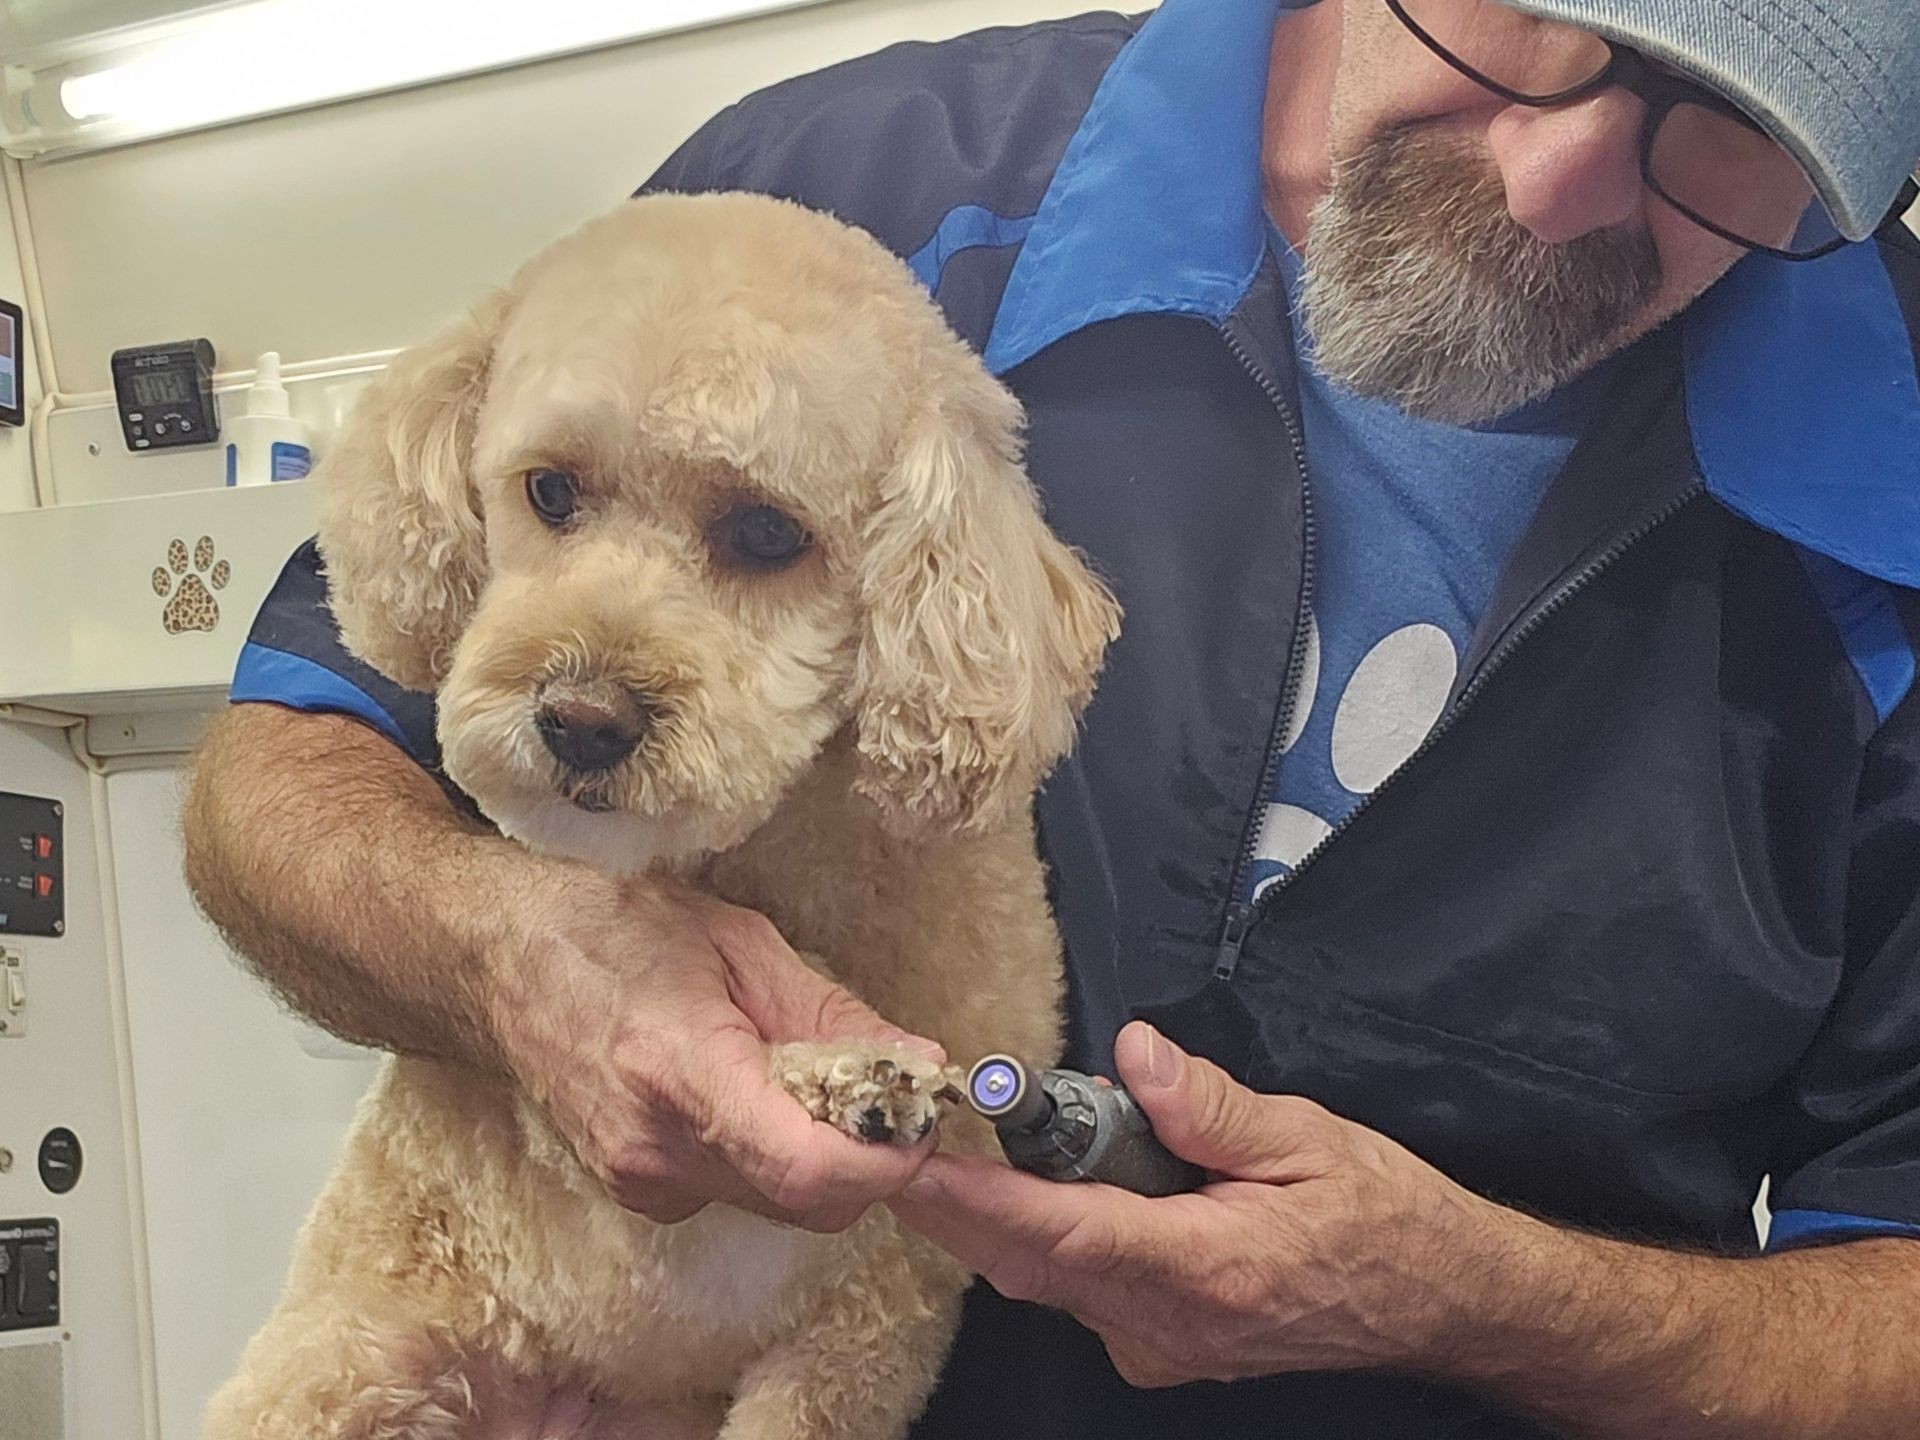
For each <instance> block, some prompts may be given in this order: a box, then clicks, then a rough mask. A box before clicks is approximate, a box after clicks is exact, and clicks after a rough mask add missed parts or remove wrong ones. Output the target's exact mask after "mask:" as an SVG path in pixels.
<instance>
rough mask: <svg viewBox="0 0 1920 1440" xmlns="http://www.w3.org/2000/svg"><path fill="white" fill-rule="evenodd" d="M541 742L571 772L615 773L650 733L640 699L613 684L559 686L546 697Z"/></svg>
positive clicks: (542, 705)
mask: <svg viewBox="0 0 1920 1440" xmlns="http://www.w3.org/2000/svg"><path fill="white" fill-rule="evenodd" d="M536 723H537V724H538V725H539V727H540V738H541V739H542V740H544V741H545V742H546V746H547V749H549V750H551V751H552V752H553V755H554V758H555V759H557V760H558V761H559V762H560V763H561V764H562V765H565V766H566V767H567V768H568V769H569V770H577V771H580V772H582V773H585V774H592V773H593V772H595V771H599V770H611V769H612V768H613V767H614V766H616V765H618V764H619V763H620V762H621V761H622V760H624V759H626V758H627V757H628V756H629V755H631V754H632V753H633V751H634V747H635V746H637V745H638V744H639V743H640V737H641V736H642V735H644V734H645V733H646V730H647V710H646V706H645V705H644V704H643V703H642V702H641V700H640V697H639V696H637V695H635V694H634V693H633V692H632V691H631V690H629V689H627V688H626V687H625V686H624V685H615V684H613V683H612V682H610V681H584V682H583V681H571V680H556V681H554V682H553V683H552V684H550V685H548V686H547V687H546V689H544V690H542V691H541V692H540V714H539V717H538V720H537V722H536Z"/></svg>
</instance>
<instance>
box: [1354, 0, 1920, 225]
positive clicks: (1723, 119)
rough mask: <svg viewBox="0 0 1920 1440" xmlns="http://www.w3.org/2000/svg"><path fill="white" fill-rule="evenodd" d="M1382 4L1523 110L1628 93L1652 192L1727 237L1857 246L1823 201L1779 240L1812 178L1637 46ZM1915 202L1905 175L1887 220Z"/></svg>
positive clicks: (1491, 7)
mask: <svg viewBox="0 0 1920 1440" xmlns="http://www.w3.org/2000/svg"><path fill="white" fill-rule="evenodd" d="M1386 3H1387V8H1388V9H1389V10H1391V11H1392V12H1393V13H1394V15H1395V16H1397V17H1398V18H1399V20H1400V23H1401V24H1403V25H1405V26H1406V27H1407V29H1408V30H1410V31H1412V32H1413V35H1414V37H1415V38H1416V39H1417V40H1419V41H1420V42H1421V43H1422V44H1423V45H1425V46H1426V47H1427V48H1428V49H1429V50H1431V51H1432V52H1433V53H1434V54H1435V55H1438V56H1439V57H1440V58H1441V59H1442V60H1444V61H1446V62H1447V64H1449V65H1451V66H1452V67H1453V68H1454V69H1455V70H1458V71H1459V72H1460V73H1461V74H1462V75H1465V76H1466V77H1467V78H1468V79H1469V80H1473V81H1475V82H1477V83H1478V84H1480V85H1482V86H1484V87H1486V88H1487V89H1488V90H1491V91H1492V92H1493V93H1494V94H1496V95H1498V96H1500V97H1501V98H1503V99H1505V100H1508V101H1510V102H1512V103H1513V104H1515V105H1531V106H1536V107H1539V108H1546V107H1549V106H1555V105H1566V104H1570V103H1572V102H1573V101H1575V100H1580V99H1583V98H1585V97H1586V96H1588V95H1592V94H1595V93H1597V92H1599V91H1601V90H1605V89H1607V88H1609V87H1611V86H1615V85H1618V86H1620V87H1621V88H1622V89H1625V90H1628V91H1631V92H1632V93H1633V94H1634V95H1636V96H1638V97H1639V98H1640V100H1641V101H1642V103H1643V104H1644V105H1645V106H1646V112H1647V118H1646V124H1645V127H1644V129H1643V130H1642V131H1641V141H1640V174H1641V177H1642V178H1643V179H1644V180H1645V181H1646V184H1647V188H1648V189H1650V190H1652V191H1653V193H1654V194H1656V195H1658V196H1659V197H1660V198H1661V199H1662V200H1664V201H1666V203H1667V204H1669V205H1671V206H1672V207H1673V208H1674V209H1676V210H1678V211H1679V212H1680V213H1681V214H1682V215H1685V216H1686V217H1687V218H1688V219H1689V220H1691V221H1693V223H1694V224H1696V225H1698V226H1700V227H1702V228H1703V229H1706V230H1710V231H1712V232H1713V233H1714V234H1715V235H1718V236H1719V237H1720V238H1721V239H1723V240H1730V241H1732V242H1733V243H1734V244H1736V245H1741V246H1744V247H1745V248H1747V249H1749V250H1759V251H1761V252H1763V253H1765V254H1768V255H1773V256H1777V257H1778V258H1779V259H1782V260H1817V259H1819V258H1820V257H1821V256H1822V255H1830V254H1832V253H1833V252H1834V251H1835V250H1838V249H1840V247H1841V246H1843V245H1846V244H1848V243H1849V242H1848V240H1847V238H1846V236H1845V235H1843V234H1841V232H1840V227H1839V225H1838V224H1836V223H1835V221H1834V219H1833V216H1832V215H1831V214H1830V213H1829V212H1828V210H1827V207H1826V205H1825V203H1824V202H1823V201H1821V200H1820V199H1818V198H1817V197H1816V198H1815V199H1814V200H1813V201H1812V203H1811V204H1809V205H1808V207H1807V210H1806V213H1805V214H1804V215H1802V216H1801V218H1800V222H1799V225H1798V226H1797V228H1796V229H1795V230H1794V232H1793V234H1792V235H1790V236H1782V235H1781V234H1779V231H1778V216H1777V214H1774V213H1770V212H1772V211H1773V210H1774V208H1775V201H1774V199H1773V197H1774V196H1776V195H1778V194H1780V193H1781V191H1782V188H1783V186H1792V185H1802V186H1804V185H1805V184H1806V183H1807V181H1806V172H1805V171H1804V170H1803V169H1802V168H1801V166H1800V163H1799V162H1798V161H1797V160H1795V159H1794V158H1793V156H1792V155H1790V154H1789V153H1788V152H1787V151H1786V150H1785V149H1784V148H1783V147H1782V146H1781V145H1780V144H1779V142H1777V141H1776V140H1774V139H1773V137H1772V136H1770V135H1768V134H1767V133H1766V132H1765V131H1764V130H1762V129H1761V128H1760V127H1759V126H1758V125H1756V124H1754V122H1753V121H1752V120H1750V119H1748V118H1747V116H1746V114H1745V112H1744V111H1742V110H1741V109H1740V108H1739V107H1738V106H1737V105H1735V104H1733V103H1732V102H1731V101H1729V100H1725V99H1722V98H1721V97H1720V96H1718V95H1716V94H1714V92H1713V91H1711V90H1709V89H1707V88H1706V87H1705V86H1702V85H1698V84H1696V83H1694V82H1693V81H1691V80H1688V79H1686V78H1685V77H1683V76H1681V75H1679V74H1677V73H1676V72H1674V71H1672V70H1669V69H1667V68H1665V67H1664V66H1661V65H1659V64H1657V63H1656V62H1654V61H1652V60H1649V59H1648V58H1647V57H1646V56H1644V55H1642V54H1640V53H1639V52H1638V51H1637V50H1630V49H1628V48H1627V47H1626V46H1624V45H1616V44H1614V42H1613V41H1611V40H1607V39H1604V38H1603V37H1601V36H1599V35H1595V34H1593V33H1592V32H1591V31H1587V30H1582V29H1579V28H1578V27H1577V26H1573V25H1567V24H1563V23H1561V22H1559V21H1553V20H1540V19H1536V18H1534V17H1532V16H1527V15H1523V14H1521V13H1519V12H1518V11H1515V10H1512V9H1510V8H1508V7H1507V6H1506V5H1503V4H1499V3H1497V0H1386ZM1917 199H1920V185H1917V184H1916V183H1915V182H1914V181H1912V180H1909V181H1908V182H1907V184H1906V185H1905V186H1904V187H1903V188H1902V190H1901V192H1900V198H1899V199H1898V200H1897V201H1896V202H1895V203H1894V208H1893V210H1892V211H1891V212H1890V215H1889V218H1893V217H1895V216H1899V215H1902V214H1905V213H1906V211H1907V210H1908V209H1909V208H1911V207H1912V205H1913V204H1914V202H1915V201H1916V200H1917Z"/></svg>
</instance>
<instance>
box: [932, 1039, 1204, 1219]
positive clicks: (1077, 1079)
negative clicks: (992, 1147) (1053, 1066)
mask: <svg viewBox="0 0 1920 1440" xmlns="http://www.w3.org/2000/svg"><path fill="white" fill-rule="evenodd" d="M967 1099H968V1101H969V1102H970V1103H971V1104H972V1105H973V1108H974V1109H976V1110H978V1111H979V1112H980V1113H981V1114H983V1115H985V1116H986V1117H987V1118H988V1119H990V1120H992V1121H993V1123H994V1128H995V1129H996V1130H998V1131H999V1134H1000V1148H1001V1149H1003V1150H1005V1151H1006V1154H1007V1159H1008V1160H1010V1161H1011V1162H1013V1164H1014V1165H1015V1166H1016V1167H1018V1168H1019V1169H1021V1170H1026V1171H1028V1172H1030V1173H1032V1174H1035V1175H1039V1176H1041V1177H1043V1178H1045V1179H1048V1180H1097V1181H1099V1182H1100V1183H1102V1184H1104V1185H1117V1186H1119V1187H1120V1188H1121V1189H1123V1190H1131V1191H1132V1192H1133V1193H1134V1194H1136V1195H1155V1196H1157V1195H1178V1194H1182V1193H1184V1192H1186V1191H1189V1190H1197V1189H1199V1188H1200V1187H1201V1186H1202V1185H1204V1184H1206V1182H1207V1174H1206V1171H1205V1170H1203V1169H1201V1168H1200V1167H1199V1166H1198V1165H1194V1164H1191V1163H1189V1162H1188V1161H1185V1160H1182V1159H1181V1158H1180V1157H1179V1156H1177V1155H1175V1154H1174V1153H1173V1152H1172V1151H1170V1150H1168V1149H1167V1148H1166V1146H1164V1145H1162V1144H1161V1143H1160V1141H1159V1140H1158V1138H1156V1137H1155V1135H1154V1133H1153V1126H1152V1125H1151V1124H1149V1123H1148V1121H1147V1117H1146V1114H1145V1112H1143V1111H1142V1110H1141V1109H1140V1106H1139V1105H1138V1104H1137V1103H1136V1102H1135V1101H1134V1098H1133V1097H1132V1096H1131V1095H1129V1094H1127V1092H1126V1091H1125V1090H1123V1089H1121V1088H1120V1087H1119V1086H1117V1085H1109V1084H1106V1083H1104V1082H1101V1081H1097V1080H1095V1079H1094V1078H1093V1077H1092V1076H1089V1075H1082V1074H1081V1073H1080V1072H1079V1071H1077V1070H1041V1071H1038V1072H1032V1071H1029V1070H1028V1069H1027V1068H1026V1067H1025V1066H1024V1065H1022V1064H1021V1063H1020V1062H1019V1061H1018V1060H1015V1059H1013V1058H1012V1057H1011V1056H1008V1055H989V1056H987V1057H986V1059H984V1060H982V1061H980V1062H979V1064H977V1065H975V1066H974V1067H973V1070H972V1072H971V1073H970V1074H969V1075H968V1076H967Z"/></svg>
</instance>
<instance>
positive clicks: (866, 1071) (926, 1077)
mask: <svg viewBox="0 0 1920 1440" xmlns="http://www.w3.org/2000/svg"><path fill="white" fill-rule="evenodd" d="M771 1068H772V1072H773V1078H774V1081H775V1082H776V1083H777V1084H778V1085H779V1086H780V1087H781V1088H782V1089H784V1090H785V1091H786V1092H787V1093H788V1094H789V1095H791V1096H793V1098H794V1099H796V1100H798V1101H799V1102H800V1103H801V1104H802V1105H804V1106H806V1107H807V1113H808V1114H809V1115H811V1116H813V1118H814V1119H816V1120H824V1121H826V1122H827V1124H829V1125H832V1126H834V1127H835V1128H836V1129H839V1130H844V1131H845V1132H846V1133H847V1134H849V1135H851V1136H853V1137H854V1139H856V1140H871V1141H875V1142H877V1143H881V1144H885V1143H887V1142H889V1141H891V1142H892V1143H893V1144H896V1145H913V1144H917V1143H918V1142H919V1141H920V1140H921V1139H922V1138H924V1137H925V1136H926V1134H927V1132H928V1131H930V1130H932V1129H933V1127H934V1123H935V1122H936V1121H937V1120H939V1118H940V1106H941V1104H942V1103H943V1102H944V1103H946V1104H949V1105H954V1104H958V1103H960V1101H961V1100H963V1099H964V1098H965V1096H964V1095H963V1094H962V1093H961V1089H960V1086H961V1085H962V1084H963V1083H965V1075H964V1073H963V1072H962V1071H961V1070H959V1069H958V1068H957V1067H955V1066H952V1065H946V1066H940V1065H936V1064H934V1063H933V1062H932V1061H931V1060H928V1059H925V1058H924V1057H922V1056H920V1055H917V1054H915V1053H914V1052H913V1051H911V1050H908V1049H905V1048H903V1047H901V1046H898V1045H879V1044H870V1043H866V1042H862V1041H836V1042H829V1043H825V1044H818V1043H813V1042H802V1043H796V1044H791V1045H778V1046H775V1047H774V1050H773V1054H772V1067H771Z"/></svg>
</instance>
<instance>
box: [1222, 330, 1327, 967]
mask: <svg viewBox="0 0 1920 1440" xmlns="http://www.w3.org/2000/svg"><path fill="white" fill-rule="evenodd" d="M1220 333H1221V335H1222V337H1223V338H1224V339H1225V340H1226V342H1227V349H1229V350H1230V351H1232V352H1233V358H1234V359H1236V360H1238V361H1239V362H1240V368H1241V369H1243V370H1245V371H1246V372H1247V374H1248V376H1249V377H1251V378H1252V380H1253V382H1254V384H1256V385H1258V386H1259V387H1260V388H1261V390H1262V391H1264V392H1265V394H1266V397H1267V399H1268V400H1269V401H1271V402H1272V404H1273V408H1274V411H1275V412H1276V413H1277V414H1278V415H1279V416H1280V421H1281V423H1282V424H1283V425H1285V426H1286V427H1287V439H1288V440H1289V441H1290V442H1291V443H1292V445H1293V461H1294V466H1295V468H1296V469H1297V470H1298V471H1299V475H1300V529H1301V547H1300V594H1299V599H1298V602H1297V605H1296V608H1295V610H1294V617H1293V645H1292V648H1291V649H1290V650H1289V651H1288V652H1287V674H1286V679H1285V681H1284V682H1283V683H1282V685H1281V687H1280V704H1279V706H1278V708H1277V709H1276V710H1275V712H1274V717H1273V730H1272V732H1271V733H1270V734H1269V735H1268V736H1267V753H1266V758H1265V759H1264V760H1263V761H1262V762H1261V766H1260V789H1259V790H1258V791H1257V792H1256V794H1255V796H1254V803H1253V805H1252V807H1251V809H1250V810H1249V812H1248V815H1247V825H1246V829H1245V831H1244V832H1243V834H1242V835H1241V839H1240V858H1239V860H1238V861H1237V862H1236V863H1235V865H1234V867H1233V875H1232V878H1231V880H1230V881H1229V884H1228V889H1227V895H1228V902H1227V920H1226V925H1225V926H1224V927H1223V928H1222V930H1221V932H1220V944H1219V947H1218V949H1216V950H1215V952H1214V960H1213V976H1214V979H1216V980H1231V979H1232V978H1233V972H1234V969H1235V967H1237V966H1238V965H1239V963H1240V947H1241V946H1242V945H1243V944H1244V943H1245V942H1246V938H1247V931H1248V930H1249V929H1250V928H1251V927H1252V925H1253V922H1254V920H1255V919H1256V918H1258V916H1259V914H1260V910H1259V907H1258V906H1256V905H1251V904H1249V903H1247V902H1246V901H1245V900H1242V899H1241V898H1240V892H1241V890H1242V889H1243V888H1244V886H1245V884H1246V879H1247V872H1248V871H1249V870H1250V869H1251V868H1252V866H1253V861H1254V856H1255V852H1256V851H1257V850H1258V849H1259V847H1260V830H1261V826H1262V825H1263V824H1264V822H1265V817H1266V813H1267V801H1268V797H1269V796H1271V795H1272V794H1273V780H1274V776H1275V775H1277V774H1278V773H1279V770H1280V750H1281V743H1282V741H1284V740H1285V738H1286V734H1287V731H1288V729H1289V728H1291V726H1292V724H1293V711H1294V706H1295V705H1296V704H1297V703H1298V702H1299V698H1300V695H1299V691H1300V681H1301V678H1302V676H1303V675H1304V674H1305V672H1306V667H1307V636H1308V633H1309V631H1308V628H1307V616H1308V613H1309V612H1310V610H1311V607H1312V605H1313V562H1314V553H1313V552H1314V532H1313V485H1312V482H1311V480H1310V479H1309V477H1308V475H1307V445H1306V441H1305V440H1304V439H1303V438H1302V436H1301V434H1300V422H1299V420H1298V418H1297V417H1296V416H1295V415H1294V413H1293V408H1292V407H1291V406H1290V405H1288V404H1287V400H1286V397H1285V396H1284V395H1282V394H1281V393H1280V387H1279V386H1278V385H1276V384H1275V383H1274V382H1273V379H1272V377H1271V376H1269V375H1268V374H1267V372H1266V370H1265V368H1264V367H1263V366H1261V365H1260V364H1259V363H1258V362H1257V361H1255V360H1254V358H1253V357H1252V356H1251V355H1249V354H1248V353H1247V350H1246V347H1245V346H1244V345H1242V344H1241V343H1240V338H1239V337H1238V336H1237V335H1235V334H1234V333H1233V329H1232V322H1231V321H1229V322H1228V323H1227V324H1225V325H1223V326H1222V327H1221V329H1220Z"/></svg>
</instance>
